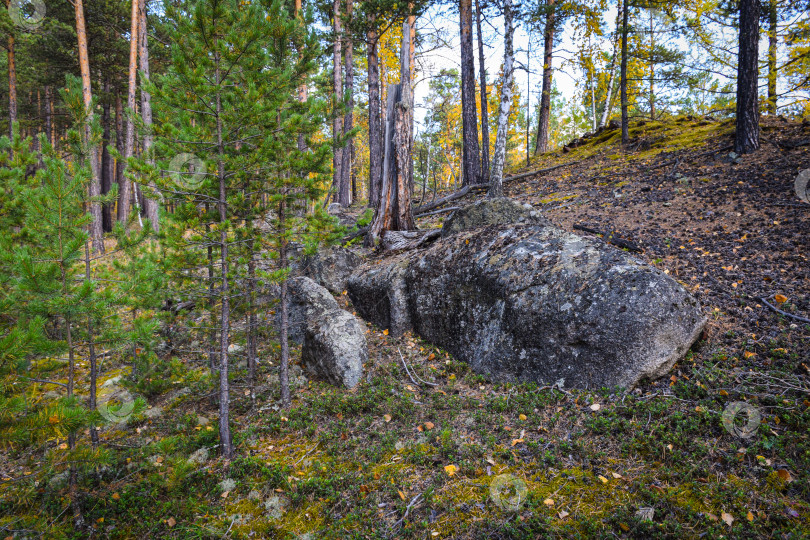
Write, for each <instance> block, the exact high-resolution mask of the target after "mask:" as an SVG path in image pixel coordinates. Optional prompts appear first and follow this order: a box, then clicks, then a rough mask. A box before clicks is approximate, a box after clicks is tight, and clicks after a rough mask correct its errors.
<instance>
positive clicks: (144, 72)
mask: <svg viewBox="0 0 810 540" xmlns="http://www.w3.org/2000/svg"><path fill="white" fill-rule="evenodd" d="M148 9H149V5H148V0H140V10H139V11H140V13H139V16H138V17H139V25H138V26H139V28H140V32H139V35H138V45H139V46H138V56H139V58H140V66H141V118H143V125H144V129H145V132H144V135H143V153H144V155H145V156H146V160H147V161H148V162H149V163H152V162H153V158H152V96H150V95H149V92H147V91H146V90H145V89H144V83H145V82H147V81H149V77H150V72H149V32H148V29H149V26H148V25H147V18H146V16H147V11H148ZM149 191H150V192H151V193H150V194H149V197H146V198H145V200H144V209H145V210H146V217H147V219H149V222H150V223H151V225H152V230H154V231H155V232H158V231H159V230H160V222H159V220H158V205H159V203H158V199H157V198H156V197H157V196H158V193H157V186H155V183H154V182H150V183H149Z"/></svg>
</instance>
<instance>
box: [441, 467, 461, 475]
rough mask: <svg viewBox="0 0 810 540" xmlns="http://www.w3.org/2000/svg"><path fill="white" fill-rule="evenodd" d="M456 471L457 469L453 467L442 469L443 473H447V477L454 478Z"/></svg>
mask: <svg viewBox="0 0 810 540" xmlns="http://www.w3.org/2000/svg"><path fill="white" fill-rule="evenodd" d="M456 471H458V467H456V466H455V465H448V466H446V467H445V468H444V472H446V473H447V476H454V475H455V474H456Z"/></svg>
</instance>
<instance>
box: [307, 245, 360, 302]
mask: <svg viewBox="0 0 810 540" xmlns="http://www.w3.org/2000/svg"><path fill="white" fill-rule="evenodd" d="M362 262H363V261H362V260H361V259H360V257H359V256H357V255H355V254H354V253H353V252H352V251H350V250H348V249H346V248H343V247H335V248H332V249H328V250H323V251H318V252H317V253H315V254H314V255H307V256H306V257H304V258H303V259H302V261H301V273H302V274H303V275H305V276H307V277H308V278H311V279H312V280H313V281H314V282H315V283H317V284H319V285H322V286H324V287H326V288H327V289H329V291H330V292H332V293H334V294H341V293H342V292H343V291H345V290H346V281H347V280H348V279H349V276H350V275H351V273H352V272H354V270H355V268H357V267H358V266H360V264H362Z"/></svg>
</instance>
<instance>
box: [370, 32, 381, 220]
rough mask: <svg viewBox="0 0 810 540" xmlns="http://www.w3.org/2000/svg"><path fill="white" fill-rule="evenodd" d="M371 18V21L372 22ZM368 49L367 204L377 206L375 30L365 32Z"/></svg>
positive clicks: (378, 146)
mask: <svg viewBox="0 0 810 540" xmlns="http://www.w3.org/2000/svg"><path fill="white" fill-rule="evenodd" d="M373 22H374V21H373V19H372V23H373ZM367 39H368V42H367V51H368V151H369V164H368V205H369V207H371V208H377V206H378V205H379V200H380V190H381V188H382V164H383V156H382V152H383V148H382V124H381V121H380V63H379V56H378V55H377V46H378V41H379V38H378V35H377V31H376V30H369V31H368V33H367Z"/></svg>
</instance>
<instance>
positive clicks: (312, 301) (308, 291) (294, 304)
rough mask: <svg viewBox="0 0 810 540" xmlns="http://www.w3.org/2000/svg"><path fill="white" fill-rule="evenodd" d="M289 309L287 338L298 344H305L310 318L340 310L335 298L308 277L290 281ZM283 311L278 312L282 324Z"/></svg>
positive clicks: (278, 321) (277, 316) (277, 315)
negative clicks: (305, 332)
mask: <svg viewBox="0 0 810 540" xmlns="http://www.w3.org/2000/svg"><path fill="white" fill-rule="evenodd" d="M288 291H289V296H288V300H289V301H288V304H287V305H288V308H287V321H288V328H287V336H288V337H289V339H291V340H292V341H294V342H296V343H303V342H304V330H305V328H306V326H307V320H308V319H309V318H314V317H317V316H319V315H321V314H323V313H326V312H328V311H333V310H335V309H340V307H339V306H338V303H337V301H335V298H334V297H333V296H332V295H331V294H329V291H327V290H326V289H325V288H323V287H321V286H320V285H318V284H317V283H315V282H314V281H313V280H312V279H310V278H308V277H297V278H293V279H291V280H290V281H289V287H288ZM280 311H281V310H276V318H277V319H278V320H277V323H279V324H280V322H281V321H280V317H281V313H280Z"/></svg>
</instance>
